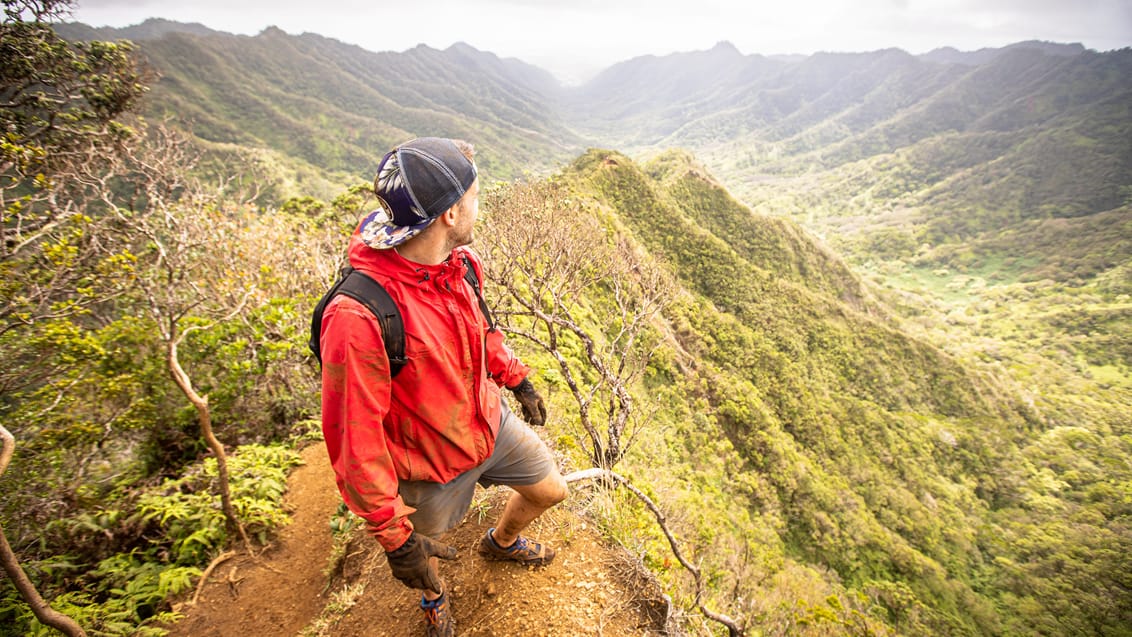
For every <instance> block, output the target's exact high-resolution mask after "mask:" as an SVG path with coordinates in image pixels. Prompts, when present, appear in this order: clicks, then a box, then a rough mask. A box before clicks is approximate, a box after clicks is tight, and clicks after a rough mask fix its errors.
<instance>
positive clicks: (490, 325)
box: [463, 253, 495, 331]
mask: <svg viewBox="0 0 1132 637" xmlns="http://www.w3.org/2000/svg"><path fill="white" fill-rule="evenodd" d="M463 258H464V265H466V266H468V271H467V272H465V273H464V280H465V281H467V282H468V285H470V286H472V289H473V290H475V291H476V298H477V299H479V302H480V311H481V312H483V316H484V318H486V319H487V329H488V330H490V331H495V319H494V318H493V317H492V316H491V310H489V309H487V302H485V301H484V300H483V291H481V290H480V278H479V276H477V275H476V269H475V268H474V267H473V266H472V259H471V258H470V257H469V256H468V254H467V253H464V255H463Z"/></svg>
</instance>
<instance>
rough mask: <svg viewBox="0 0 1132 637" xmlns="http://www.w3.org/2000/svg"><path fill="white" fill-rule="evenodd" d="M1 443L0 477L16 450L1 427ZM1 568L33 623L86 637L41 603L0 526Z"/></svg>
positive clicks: (9, 433) (72, 635) (76, 636)
mask: <svg viewBox="0 0 1132 637" xmlns="http://www.w3.org/2000/svg"><path fill="white" fill-rule="evenodd" d="M0 439H3V442H4V449H3V451H2V452H0V476H2V475H4V472H5V471H7V470H8V463H9V462H11V460H12V454H13V453H14V452H15V450H16V439H15V438H14V437H13V436H12V434H11V432H9V431H8V429H7V428H6V427H4V426H3V425H0ZM0 564H2V565H3V567H4V573H5V574H6V575H7V576H8V579H9V580H11V582H12V584H13V585H15V587H16V590H17V591H18V592H19V593H20V597H22V598H24V601H25V602H27V604H28V606H30V607H31V611H32V613H34V614H35V617H36V619H38V620H39V621H40V622H42V623H43V624H45V625H47V626H50V627H52V628H54V629H56V630H58V631H60V632H62V633H63V634H65V635H68V636H69V637H86V632H85V631H84V630H83V629H82V626H79V625H78V624H77V623H76V622H75V620H73V619H71V618H70V617H68V616H66V615H64V614H63V613H60V612H59V611H57V610H55V609H54V608H51V606H50V605H49V604H48V603H47V602H46V601H44V599H43V597H42V596H41V595H40V594H39V591H38V590H36V588H35V585H34V584H32V582H31V580H30V579H28V576H27V573H24V569H23V568H22V567H20V562H19V558H18V557H16V553H15V551H13V550H12V546H11V545H10V544H8V537H7V535H5V534H4V528H3V526H0Z"/></svg>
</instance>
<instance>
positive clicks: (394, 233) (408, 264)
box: [320, 137, 567, 635]
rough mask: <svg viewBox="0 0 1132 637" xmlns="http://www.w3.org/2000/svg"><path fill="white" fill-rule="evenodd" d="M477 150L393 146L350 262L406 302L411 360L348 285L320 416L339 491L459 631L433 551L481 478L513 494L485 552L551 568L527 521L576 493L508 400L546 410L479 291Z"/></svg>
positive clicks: (334, 315) (332, 323)
mask: <svg viewBox="0 0 1132 637" xmlns="http://www.w3.org/2000/svg"><path fill="white" fill-rule="evenodd" d="M473 157H474V151H473V150H472V147H471V145H469V144H467V143H466V142H461V141H454V140H450V139H440V138H435V137H426V138H420V139H414V140H412V141H409V142H406V143H405V144H402V145H400V146H398V147H397V148H395V149H393V150H392V151H391V152H389V153H388V154H386V155H385V158H384V159H383V160H382V162H381V165H380V167H379V168H378V174H377V177H376V179H375V180H374V191H375V192H376V194H377V196H378V204H379V207H378V209H377V210H376V211H374V212H373V213H371V214H370V215H369V216H368V217H366V218H365V219H364V220H363V221H362V222H361V224H360V225H359V226H358V229H357V230H356V231H355V233H354V235H353V237H352V238H351V239H350V246H349V259H350V265H351V266H353V267H354V268H355V269H357V270H360V271H362V272H364V273H365V274H367V275H369V276H370V277H372V278H373V279H375V280H376V281H377V282H378V283H380V284H381V285H382V286H383V287H384V288H385V289H386V291H387V292H389V294H390V296H391V297H392V298H393V299H394V301H395V302H396V303H397V306H398V308H399V309H400V311H401V314H402V318H403V322H404V330H405V358H407V359H408V361H407V363H406V364H405V366H404V367H403V368H401V370H400V371H399V372H397V373H396V375H395V376H392V377H391V372H390V370H391V368H390V361H389V356H388V354H387V352H386V349H385V345H384V342H383V340H382V333H381V327H380V324H379V322H378V320H377V318H376V317H375V316H374V315H373V313H372V312H370V310H368V309H367V308H366V307H365V306H364V305H363V304H362V303H360V302H358V301H357V300H355V299H353V298H351V297H348V296H345V295H337V296H335V297H334V299H333V300H332V301H331V302H330V303H329V304H328V305H327V306H326V310H325V312H324V314H323V319H322V328H321V334H320V345H321V351H322V362H323V370H322V427H323V433H324V435H325V438H326V446H327V450H328V451H329V453H330V461H331V464H332V465H333V466H334V472H335V474H336V478H337V482H338V488H339V490H340V491H341V493H342V497H343V499H344V500H345V502H346V504H347V505H348V506H349V508H350V509H351V510H352V511H353V512H354V513H356V514H357V515H359V516H360V517H362V518H363V519H364V520H365V521H366V523H367V524H368V526H369V530H370V532H371V533H372V534H373V535H374V536H375V537H376V538H377V540H378V542H380V543H381V545H382V547H383V548H384V549H385V551H386V555H387V557H388V559H389V566H390V569H391V570H392V572H393V575H394V576H395V577H397V578H398V579H400V580H401V581H402V582H403V583H405V584H406V585H407V586H410V587H412V588H417V589H421V590H422V596H421V608H422V609H423V610H424V611H425V620H426V625H427V627H428V634H429V635H452V634H453V627H452V620H451V612H450V608H449V603H448V598H447V595H446V594H445V589H444V582H443V580H442V579H441V578H440V577H439V575H438V574H437V564H438V562H437V558H443V559H454V558H455V557H456V549H454V548H452V547H449V546H446V545H444V544H441V543H440V542H438V541H436V540H435V539H433V538H436V537H438V536H439V535H440V534H442V533H444V532H445V531H447V530H449V529H450V528H452V527H454V526H455V525H457V524H458V523H459V522H460V520H461V519H462V518H463V516H464V514H465V513H466V512H467V510H468V508H469V506H470V504H471V501H472V495H473V492H474V490H475V485H476V483H477V482H478V483H480V484H483V485H485V486H489V485H493V484H502V485H507V486H509V487H511V488H512V489H514V493H513V494H512V495H511V497H510V499H509V500H508V502H507V504H506V506H505V507H504V510H503V513H502V514H501V515H500V517H499V520H498V521H497V522H496V525H495V526H494V527H492V528H491V529H489V530H488V532H487V533H486V534H485V535H484V537H483V538H482V539H481V541H480V543H479V546H478V552H479V553H480V554H482V555H484V556H485V557H487V558H489V559H505V560H515V561H517V562H520V563H524V564H536V565H537V564H546V563H549V562H550V561H551V560H552V559H553V558H554V551H553V550H552V549H550V548H549V547H547V546H544V545H542V544H540V543H538V542H534V541H531V540H528V539H527V538H524V537H522V536H521V535H520V532H521V531H522V530H523V529H524V528H526V526H527V525H528V524H530V522H531V521H533V520H534V519H535V518H536V517H538V516H539V515H540V514H541V513H542V512H543V511H545V510H546V509H548V508H550V507H551V506H554V505H555V504H557V503H558V502H561V501H562V500H563V499H565V498H566V495H567V489H566V483H565V481H564V480H563V479H562V476H561V475H560V474H559V472H558V469H557V467H556V465H555V463H554V461H553V458H552V457H551V455H550V453H549V451H548V450H547V448H546V446H545V445H544V444H543V443H542V441H541V440H540V439H539V437H538V436H537V435H536V434H535V433H534V432H533V431H532V430H531V429H530V428H528V427H526V426H524V425H523V424H522V423H521V422H520V421H519V420H518V418H516V417H515V416H514V415H513V414H512V413H511V411H510V410H509V409H508V408H507V405H506V404H505V403H504V402H503V401H502V400H501V388H502V387H506V388H508V389H510V390H511V391H512V392H513V393H514V396H515V398H516V399H517V401H518V402H519V403H520V405H521V406H522V410H523V414H524V417H525V418H526V419H527V420H528V421H529V422H530V423H531V424H532V425H541V424H543V421H544V420H545V417H546V407H545V405H544V403H543V400H542V398H541V397H540V396H539V395H538V393H537V392H536V391H535V390H534V388H533V387H532V386H531V382H530V380H528V379H527V375H528V374H529V372H530V369H529V368H528V367H526V366H525V365H523V364H522V362H520V361H519V360H518V359H517V358H516V357H515V356H514V354H512V352H511V351H510V350H509V349H508V348H507V347H506V345H505V344H504V342H503V335H502V333H500V332H498V331H496V330H495V329H492V328H489V326H488V321H487V318H486V317H485V316H484V313H483V311H482V310H481V309H480V299H479V298H478V296H477V295H478V290H475V289H473V288H472V286H471V285H470V284H469V283H468V282H467V281H466V280H465V278H464V276H465V273H466V268H467V267H468V266H469V265H470V266H471V267H473V268H475V270H476V275H477V278H478V279H479V280H480V281H483V276H482V264H481V263H480V261H479V258H478V257H477V256H476V255H475V254H474V253H472V252H471V251H470V250H468V249H467V248H464V247H463V246H466V245H468V244H470V243H471V242H472V239H473V231H474V226H475V221H476V217H477V215H478V212H479V199H478V193H479V183H478V181H477V178H476V166H475V162H474V161H473Z"/></svg>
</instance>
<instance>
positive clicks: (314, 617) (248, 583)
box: [168, 442, 665, 637]
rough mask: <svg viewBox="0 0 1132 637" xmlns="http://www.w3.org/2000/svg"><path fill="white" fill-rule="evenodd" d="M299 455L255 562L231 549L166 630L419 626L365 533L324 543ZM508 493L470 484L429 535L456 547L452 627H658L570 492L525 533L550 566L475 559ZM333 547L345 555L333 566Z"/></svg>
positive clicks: (320, 515) (311, 467)
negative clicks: (282, 513) (471, 495)
mask: <svg viewBox="0 0 1132 637" xmlns="http://www.w3.org/2000/svg"><path fill="white" fill-rule="evenodd" d="M302 457H303V461H304V464H303V465H302V466H300V467H298V468H297V469H295V470H294V471H293V472H292V474H291V476H290V478H289V479H288V492H287V495H286V497H285V500H284V502H285V506H286V507H287V509H288V510H289V511H291V513H292V521H291V524H289V525H287V526H285V527H283V528H282V529H281V530H280V531H279V532H278V535H277V536H276V537H275V538H274V539H273V541H272V543H271V544H270V546H269V548H268V549H267V550H266V551H264V553H263V554H262V555H261V557H260V560H259V561H258V562H257V561H255V560H252V559H251V558H249V557H248V556H247V555H245V554H239V555H237V556H235V557H233V558H232V559H229V560H228V561H226V562H223V563H222V564H220V565H219V566H218V567H217V568H216V569H215V570H213V572H212V573H211V574H210V576H209V579H208V581H207V582H206V584H205V586H204V588H203V590H202V591H201V595H200V598H199V599H198V601H197V603H196V604H195V605H191V604H189V603H187V601H186V602H183V603H181V604H179V605H177V606H176V608H178V610H180V611H181V612H182V613H183V614H184V618H183V619H181V620H180V621H178V622H177V623H176V624H173V625H171V626H169V627H168V628H169V629H170V633H169V634H170V636H171V637H259V636H271V637H276V636H280V637H282V636H300V635H306V636H312V637H313V636H316V635H326V636H334V637H338V636H342V637H363V636H364V637H380V636H385V635H389V636H403V635H423V634H424V624H423V620H422V613H421V611H420V609H419V608H418V606H417V604H418V602H419V600H420V595H419V593H418V592H416V591H412V590H410V589H408V588H406V587H405V586H404V585H402V584H401V583H400V582H399V581H397V580H395V579H393V576H392V575H390V573H389V567H388V565H387V564H386V561H385V554H384V552H383V551H382V550H381V548H380V545H378V543H377V541H376V540H373V539H372V538H370V537H368V536H367V535H366V534H365V533H364V532H363V531H362V530H360V529H357V530H355V531H352V532H351V533H350V535H349V538H348V539H349V541H348V542H343V541H339V542H338V552H337V553H335V542H334V537H333V534H332V532H331V530H330V525H329V523H330V520H331V518H332V517H333V516H334V515H335V511H336V510H337V509H338V504H339V502H341V500H340V498H339V495H338V490H337V488H336V487H335V484H334V473H333V471H332V470H331V468H330V463H329V460H328V458H327V454H326V447H325V445H323V444H322V443H321V442H320V443H318V444H316V445H312V446H310V447H307V448H306V449H304V450H303V452H302ZM577 487H578V485H572V488H573V489H577ZM509 493H510V491H509V490H508V489H505V488H500V487H495V488H493V489H490V490H488V491H487V492H482V491H480V492H478V493H477V498H476V501H475V502H474V503H473V507H472V510H471V511H469V512H468V515H467V516H466V517H465V519H464V521H463V522H462V523H461V524H460V526H458V527H456V528H455V529H452V530H451V531H449V532H448V533H447V534H445V535H444V536H443V537H441V538H440V539H441V541H444V542H446V543H448V544H451V545H452V546H455V547H456V548H457V549H458V551H459V557H458V558H457V560H455V561H453V562H441V570H440V572H441V576H442V577H444V579H445V580H446V582H447V584H448V588H449V591H450V594H451V595H452V610H453V614H454V617H455V620H456V632H457V634H458V635H464V636H473V635H475V636H480V637H487V636H498V637H503V636H511V635H545V636H547V637H558V636H570V635H602V636H620V635H655V634H659V631H660V629H661V627H662V626H663V624H664V614H665V613H664V610H663V609H664V608H665V604H664V603H663V602H662V601H659V600H660V595H659V593H658V592H656V591H655V586H651V585H650V583H649V582H648V581H647V576H643V575H642V574H641V571H640V569H639V567H635V566H633V564H634V561H633V560H631V559H630V558H628V557H627V556H626V555H625V552H624V551H623V550H622V549H619V548H616V547H610V546H609V545H608V544H607V543H606V542H605V541H604V540H602V538H601V536H600V534H599V533H598V532H597V530H596V529H595V528H594V525H593V524H592V523H587V522H586V521H585V520H583V519H582V518H581V517H579V516H578V515H577V514H576V513H574V512H572V511H570V510H569V509H568V508H567V507H566V505H568V504H569V502H570V501H569V500H567V502H566V503H563V505H560V506H559V507H556V508H555V509H552V510H551V511H548V512H547V513H546V514H544V515H543V516H542V517H541V518H540V519H538V520H536V521H535V522H534V524H532V525H531V527H530V528H529V529H527V531H526V532H525V533H524V535H527V536H529V537H532V538H536V539H538V540H540V541H544V542H546V543H548V544H550V545H551V546H553V547H554V548H555V549H557V550H558V555H557V557H556V558H555V560H554V562H553V563H551V564H550V565H548V566H546V567H543V568H528V567H524V566H522V565H519V564H511V563H500V562H489V561H486V560H484V559H483V558H481V557H480V556H479V555H478V554H477V553H476V552H475V545H476V542H478V541H479V538H480V536H481V535H482V534H483V533H484V532H486V530H487V528H488V527H489V526H490V524H491V523H492V522H493V521H494V520H495V518H496V516H497V515H498V512H499V511H500V510H501V508H502V504H503V502H504V501H505V500H506V497H507V495H508V494H509ZM572 497H578V496H577V495H574V496H572ZM360 526H361V525H359V527H360ZM335 554H337V555H339V556H343V555H344V558H342V559H339V560H337V562H336V564H335V562H334V560H333V556H334V555H335ZM649 590H651V591H653V592H652V593H646V592H645V591H649ZM649 596H651V599H649ZM189 598H191V595H189V596H188V597H186V600H187V599H189Z"/></svg>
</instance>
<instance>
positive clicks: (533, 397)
mask: <svg viewBox="0 0 1132 637" xmlns="http://www.w3.org/2000/svg"><path fill="white" fill-rule="evenodd" d="M508 389H510V390H511V391H512V392H514V393H515V400H518V401H519V404H520V405H522V406H523V419H524V420H526V421H527V423H528V424H530V425H532V426H538V425H544V424H546V403H544V402H543V401H542V396H539V395H538V392H537V391H535V387H534V385H532V384H531V381H530V379H528V378H524V379H523V382H521V383H519V384H518V385H515V386H514V387H508Z"/></svg>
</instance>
